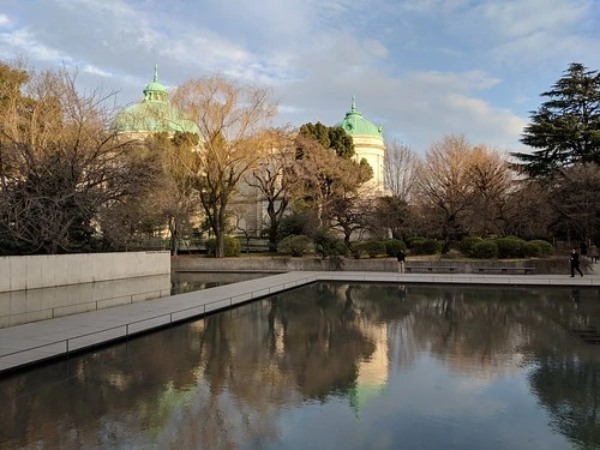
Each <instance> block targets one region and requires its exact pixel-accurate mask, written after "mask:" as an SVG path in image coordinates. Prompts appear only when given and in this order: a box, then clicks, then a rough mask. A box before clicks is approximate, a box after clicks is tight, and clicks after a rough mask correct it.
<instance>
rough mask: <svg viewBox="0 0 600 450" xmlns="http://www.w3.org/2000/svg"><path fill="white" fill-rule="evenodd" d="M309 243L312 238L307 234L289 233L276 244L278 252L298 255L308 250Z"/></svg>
mask: <svg viewBox="0 0 600 450" xmlns="http://www.w3.org/2000/svg"><path fill="white" fill-rule="evenodd" d="M311 244H312V239H311V238H309V237H308V236H305V235H303V234H290V235H289V236H287V237H285V238H283V239H282V240H281V242H280V243H279V245H278V246H277V250H278V251H279V252H280V253H287V254H290V255H292V256H294V257H299V256H302V255H304V254H305V253H306V252H308V251H309V249H310V247H311Z"/></svg>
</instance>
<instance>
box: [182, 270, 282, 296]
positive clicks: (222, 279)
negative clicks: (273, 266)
mask: <svg viewBox="0 0 600 450" xmlns="http://www.w3.org/2000/svg"><path fill="white" fill-rule="evenodd" d="M271 275H274V273H273V272H173V274H172V275H171V284H172V288H171V294H172V295H175V294H183V293H185V292H191V291H199V290H201V289H210V288H213V287H217V286H224V285H226V284H231V283H239V282H240V281H248V280H254V279H256V278H263V277H268V276H271Z"/></svg>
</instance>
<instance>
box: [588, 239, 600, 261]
mask: <svg viewBox="0 0 600 450" xmlns="http://www.w3.org/2000/svg"><path fill="white" fill-rule="evenodd" d="M599 257H600V255H599V254H598V247H596V244H592V246H591V247H590V259H591V260H592V262H593V263H597V262H598V258H599Z"/></svg>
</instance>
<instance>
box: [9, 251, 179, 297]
mask: <svg viewBox="0 0 600 450" xmlns="http://www.w3.org/2000/svg"><path fill="white" fill-rule="evenodd" d="M170 273H171V255H170V254H169V252H162V251H161V252H131V253H80V254H70V255H28V256H3V257H0V292H7V291H18V290H23V289H37V288H44V287H55V286H65V285H69V284H78V283H90V282H95V281H108V280H118V279H123V278H131V277H144V276H150V275H163V274H170Z"/></svg>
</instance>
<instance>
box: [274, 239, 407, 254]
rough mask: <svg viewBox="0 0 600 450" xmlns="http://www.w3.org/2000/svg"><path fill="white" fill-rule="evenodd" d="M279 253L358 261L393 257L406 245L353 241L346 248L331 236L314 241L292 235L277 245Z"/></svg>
mask: <svg viewBox="0 0 600 450" xmlns="http://www.w3.org/2000/svg"><path fill="white" fill-rule="evenodd" d="M278 249H279V252H281V253H286V254H289V255H292V256H302V255H304V254H306V253H310V252H312V251H315V252H316V253H318V254H319V255H321V256H322V257H324V258H325V257H331V256H349V255H351V256H352V257H354V258H356V259H359V258H363V257H367V256H368V257H370V258H377V257H378V256H393V257H395V256H396V255H397V254H398V253H399V252H400V250H402V251H405V250H406V245H405V244H404V242H402V241H401V240H398V239H383V240H376V239H372V240H367V241H354V242H352V243H351V244H350V247H348V246H347V245H346V244H345V243H344V241H342V240H341V239H338V238H336V237H333V236H331V235H327V234H323V235H319V236H317V237H316V238H315V239H314V240H313V239H311V238H309V237H308V236H305V235H298V234H293V235H290V236H287V237H285V238H284V239H282V240H281V242H280V243H279V245H278Z"/></svg>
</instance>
